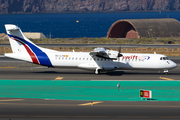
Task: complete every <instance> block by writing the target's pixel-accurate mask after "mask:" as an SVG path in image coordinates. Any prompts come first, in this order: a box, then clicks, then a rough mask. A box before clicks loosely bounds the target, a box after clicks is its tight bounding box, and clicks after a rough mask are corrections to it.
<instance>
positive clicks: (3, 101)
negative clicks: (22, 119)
mask: <svg viewBox="0 0 180 120" xmlns="http://www.w3.org/2000/svg"><path fill="white" fill-rule="evenodd" d="M23 100H24V99H8V100H0V102H8V101H23Z"/></svg>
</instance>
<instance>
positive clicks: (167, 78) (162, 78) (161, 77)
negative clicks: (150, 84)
mask: <svg viewBox="0 0 180 120" xmlns="http://www.w3.org/2000/svg"><path fill="white" fill-rule="evenodd" d="M159 78H160V79H164V80H174V79H171V78H165V77H159Z"/></svg>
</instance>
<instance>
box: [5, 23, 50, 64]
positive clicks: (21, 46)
mask: <svg viewBox="0 0 180 120" xmlns="http://www.w3.org/2000/svg"><path fill="white" fill-rule="evenodd" d="M5 28H6V32H7V35H8V37H9V42H10V45H11V48H12V51H13V53H12V54H5V56H7V57H11V58H15V59H20V60H25V61H29V62H33V63H35V64H40V65H45V66H52V64H51V61H50V59H49V57H48V56H47V54H46V53H45V52H44V51H42V48H40V47H38V46H37V45H35V44H34V43H33V42H31V41H30V40H29V39H28V38H26V37H25V36H24V35H23V33H22V31H21V29H20V28H19V27H17V26H16V25H12V24H6V25H5ZM44 50H45V49H44Z"/></svg>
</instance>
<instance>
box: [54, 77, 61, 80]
mask: <svg viewBox="0 0 180 120" xmlns="http://www.w3.org/2000/svg"><path fill="white" fill-rule="evenodd" d="M62 79H63V77H59V76H58V77H57V78H55V80H62Z"/></svg>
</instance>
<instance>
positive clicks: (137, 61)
mask: <svg viewBox="0 0 180 120" xmlns="http://www.w3.org/2000/svg"><path fill="white" fill-rule="evenodd" d="M5 29H6V32H7V35H8V37H9V41H10V45H11V49H12V51H13V53H5V54H4V55H5V56H6V57H10V58H14V59H19V60H23V61H27V62H32V63H34V64H38V65H42V66H47V67H54V68H80V69H85V70H91V71H94V73H95V74H96V75H98V74H100V72H106V71H114V70H157V71H164V73H165V74H168V70H170V69H173V68H176V67H177V64H176V63H174V62H173V61H171V60H169V59H168V57H167V56H165V55H162V54H156V53H154V54H140V53H121V50H119V51H114V50H106V49H105V48H95V49H94V50H93V51H91V52H75V51H72V52H60V51H56V50H51V49H47V48H43V47H40V46H37V45H36V44H34V43H33V42H31V41H30V40H29V39H28V38H26V37H25V36H24V35H23V33H22V31H21V29H20V28H19V27H18V26H16V25H12V24H5Z"/></svg>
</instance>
